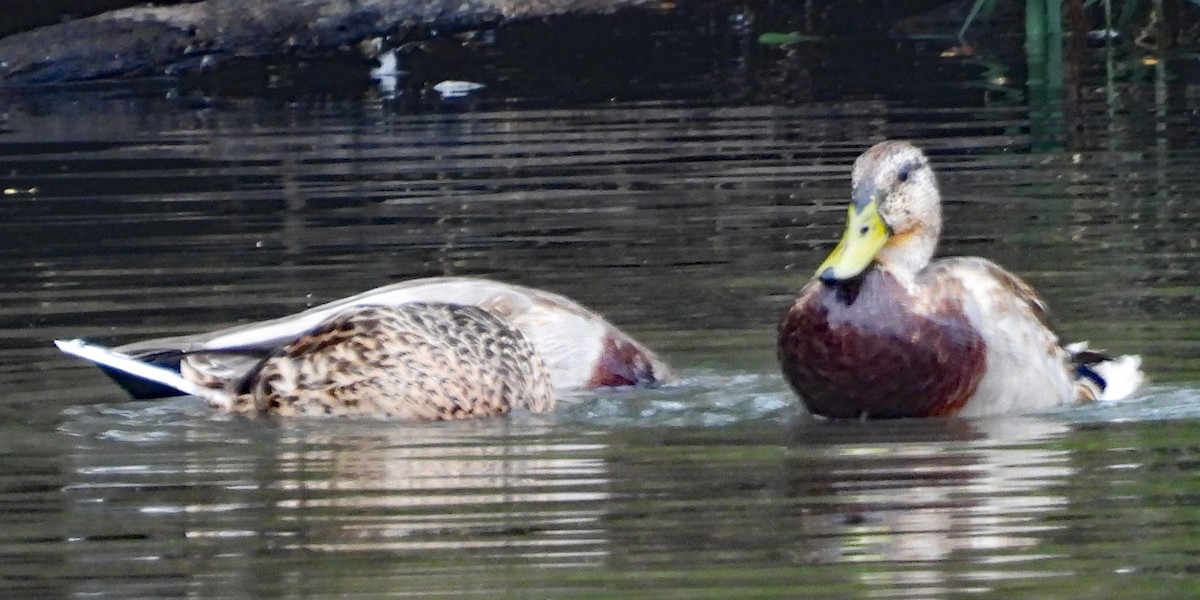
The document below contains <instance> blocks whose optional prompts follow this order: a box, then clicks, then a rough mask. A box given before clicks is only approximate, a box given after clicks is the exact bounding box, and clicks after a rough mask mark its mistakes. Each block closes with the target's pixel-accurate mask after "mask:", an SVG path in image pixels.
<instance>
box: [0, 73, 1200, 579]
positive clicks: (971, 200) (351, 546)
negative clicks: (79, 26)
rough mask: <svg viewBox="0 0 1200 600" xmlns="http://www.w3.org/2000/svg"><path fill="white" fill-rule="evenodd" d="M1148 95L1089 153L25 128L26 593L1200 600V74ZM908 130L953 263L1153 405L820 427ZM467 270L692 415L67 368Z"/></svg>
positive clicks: (1111, 112)
mask: <svg viewBox="0 0 1200 600" xmlns="http://www.w3.org/2000/svg"><path fill="white" fill-rule="evenodd" d="M889 60H890V61H895V60H900V59H897V58H895V57H891V58H889ZM889 64H890V63H889ZM951 83H954V82H953V81H952V82H951ZM958 83H961V84H962V85H963V86H967V85H968V84H973V83H974V82H973V81H962V82H958ZM1102 83H1103V82H1100V83H1098V84H1097V85H1102ZM1151 85H1152V83H1147V84H1145V85H1142V84H1129V85H1127V86H1124V87H1121V88H1120V89H1119V90H1118V91H1120V92H1121V94H1120V95H1119V96H1118V100H1119V101H1120V103H1121V104H1120V107H1119V110H1117V109H1114V106H1113V105H1112V104H1106V103H1100V104H1096V103H1095V99H1094V98H1092V97H1089V99H1087V101H1086V102H1084V103H1083V104H1082V105H1081V107H1082V109H1084V112H1083V113H1082V115H1083V116H1082V120H1081V121H1079V122H1078V123H1074V124H1071V125H1070V126H1068V125H1067V124H1063V123H1060V125H1061V126H1062V127H1063V128H1064V129H1071V130H1072V131H1075V132H1077V133H1079V135H1078V136H1076V137H1073V138H1072V137H1070V136H1065V135H1064V136H1059V137H1058V138H1055V137H1054V136H1051V138H1053V139H1062V140H1066V141H1063V143H1062V145H1060V146H1058V147H1045V146H1044V145H1043V144H1042V142H1041V141H1039V140H1044V139H1045V136H1040V134H1038V135H1035V134H1037V133H1038V132H1037V131H1035V129H1036V127H1035V124H1034V123H1033V122H1032V121H1031V120H1030V117H1029V114H1030V112H1029V110H1028V108H1027V107H1021V106H1020V105H1017V104H1013V103H1012V102H1009V101H1007V100H1006V101H1004V102H991V101H989V100H987V98H986V97H981V96H978V95H975V96H971V97H970V98H969V99H968V98H967V97H966V96H953V97H952V98H949V99H946V100H945V101H944V102H942V103H941V104H940V105H939V102H938V101H937V96H936V94H935V95H934V96H933V97H930V98H925V99H924V100H923V102H921V103H912V102H908V101H896V100H895V99H894V98H893V97H890V96H889V95H887V94H858V93H855V94H851V95H849V96H847V97H844V98H841V99H838V100H836V101H832V100H831V101H825V100H820V101H816V100H814V101H808V102H790V103H765V102H761V103H748V104H736V105H730V104H723V103H712V102H703V103H661V102H641V103H631V102H617V103H611V104H605V105H587V106H582V107H571V108H561V109H546V108H532V107H522V106H511V107H505V106H503V105H489V104H487V103H486V102H484V103H483V104H482V105H481V106H480V107H478V108H479V110H474V111H463V110H459V109H461V107H459V109H456V110H448V111H446V112H432V113H410V112H406V111H405V110H399V109H398V108H397V107H396V105H394V104H389V103H388V102H385V101H380V100H371V99H368V100H365V101H358V102H340V101H339V102H319V101H315V100H311V99H310V100H307V101H304V102H297V103H294V104H279V103H277V102H274V101H264V100H223V101H221V102H218V103H212V104H206V105H205V106H203V107H199V108H197V107H196V106H194V105H192V104H190V103H188V102H184V101H180V100H176V99H163V98H161V97H150V96H146V95H142V94H134V93H127V92H121V93H108V94H102V93H86V94H84V93H81V94H75V95H55V96H52V97H45V96H40V97H6V98H4V100H5V101H6V102H7V104H6V112H5V113H4V115H5V118H4V121H3V132H0V163H2V165H3V167H4V168H3V169H2V170H0V187H2V188H5V189H7V190H8V191H7V192H6V195H5V196H3V198H2V199H0V217H2V218H0V239H2V240H3V242H2V243H0V253H2V254H0V260H2V261H3V264H4V267H5V268H4V269H3V270H2V271H0V284H2V285H0V297H2V298H3V302H0V382H2V384H3V388H2V389H3V393H4V396H3V399H2V401H0V428H2V429H3V435H0V453H2V455H3V457H2V458H0V506H2V507H3V508H4V510H2V511H0V578H2V579H3V585H4V588H5V589H6V591H7V593H9V594H13V595H14V597H16V596H21V597H104V598H130V597H180V596H194V597H231V598H242V597H253V598H261V597H309V596H332V595H341V596H355V597H357V596H361V597H372V596H385V595H386V596H404V595H412V596H424V595H435V596H440V595H445V596H486V597H517V598H525V597H620V598H637V597H646V598H663V597H687V598H698V597H714V598H725V597H742V596H755V597H780V598H783V597H798V596H801V597H804V596H811V597H817V596H820V597H889V598H928V597H947V598H949V597H962V596H966V595H979V594H988V595H990V596H993V597H1028V596H1037V597H1046V598H1053V597H1062V598H1078V597H1086V596H1092V597H1118V596H1121V597H1124V596H1125V595H1128V593H1129V590H1132V589H1137V590H1138V593H1139V594H1145V595H1147V596H1155V597H1184V596H1187V595H1189V594H1191V593H1194V591H1195V579H1194V573H1195V572H1196V569H1197V564H1196V560H1195V543H1194V539H1195V538H1196V535H1197V531H1196V528H1197V525H1196V524H1197V522H1198V521H1200V520H1198V519H1197V516H1198V513H1197V511H1196V509H1195V508H1194V507H1195V504H1196V502H1195V499H1196V494H1197V479H1196V477H1195V476H1194V473H1193V471H1194V470H1195V461H1196V456H1197V448H1196V443H1195V440H1196V439H1198V435H1200V431H1197V423H1198V422H1200V421H1198V420H1197V418H1196V417H1197V415H1198V414H1200V412H1198V411H1197V409H1196V404H1195V403H1196V401H1197V400H1200V392H1197V389H1200V361H1198V359H1197V357H1198V356H1200V329H1198V328H1197V321H1196V315H1197V308H1198V307H1200V292H1198V290H1200V287H1198V286H1200V271H1198V268H1197V266H1196V265H1197V264H1200V263H1198V261H1197V260H1196V259H1197V253H1198V252H1200V243H1198V242H1197V239H1198V238H1197V236H1196V223H1197V213H1196V208H1195V203H1194V201H1192V199H1191V198H1192V197H1193V196H1195V195H1196V193H1197V192H1200V179H1198V178H1197V176H1196V165H1197V164H1200V163H1198V162H1197V160H1198V158H1200V136H1198V134H1200V127H1198V126H1197V125H1196V122H1197V121H1196V119H1195V115H1196V112H1197V111H1198V110H1200V103H1198V101H1197V98H1200V95H1197V94H1196V89H1195V88H1196V84H1195V83H1189V82H1188V81H1186V79H1184V80H1180V79H1171V80H1170V84H1169V85H1168V86H1167V87H1165V88H1163V90H1164V94H1166V96H1164V98H1166V100H1163V101H1161V102H1158V103H1157V104H1156V103H1155V101H1153V100H1151V101H1147V98H1150V99H1153V98H1157V97H1160V96H1156V94H1155V93H1154V92H1153V90H1152V89H1151V88H1149V87H1147V86H1151ZM1163 85H1167V84H1163ZM1096 89H1099V88H1096ZM1148 90H1150V91H1148ZM826 93H828V92H826ZM1156 111H1157V112H1156ZM1076 125H1077V126H1078V127H1075V126H1076ZM1038 126H1039V127H1040V125H1038ZM1080 132H1082V133H1080ZM1097 132H1100V133H1097ZM1101 133H1103V135H1101ZM883 137H909V138H914V139H916V140H917V141H918V142H919V143H921V144H922V145H924V146H926V147H927V148H929V150H930V152H931V154H932V155H933V157H934V160H935V162H936V164H937V166H938V168H939V170H940V173H941V178H942V182H943V188H944V190H945V192H946V195H947V197H948V198H949V199H950V202H949V205H948V207H947V219H948V222H947V239H946V242H945V244H944V246H943V253H946V254H980V255H984V256H988V257H990V258H993V259H995V260H997V261H999V262H1001V263H1003V264H1005V265H1007V266H1009V267H1010V268H1011V269H1013V270H1014V271H1016V272H1018V273H1020V274H1022V275H1024V276H1026V277H1027V278H1028V279H1030V280H1031V281H1032V282H1033V283H1034V284H1035V285H1036V286H1037V287H1038V288H1039V289H1041V290H1042V291H1043V293H1044V294H1045V296H1046V297H1047V300H1048V301H1049V303H1050V305H1051V306H1052V307H1053V308H1054V310H1055V313H1056V316H1057V318H1058V321H1059V324H1060V326H1061V329H1062V330H1063V332H1064V333H1065V334H1066V335H1067V336H1068V337H1071V338H1075V339H1079V338H1085V337H1086V338H1088V339H1090V340H1092V342H1093V343H1094V344H1096V345H1098V346H1101V347H1109V348H1113V349H1119V350H1122V351H1129V352H1138V353H1141V354H1142V355H1143V356H1144V357H1145V360H1146V365H1147V368H1148V370H1149V372H1150V375H1151V378H1152V380H1153V382H1154V385H1153V387H1151V388H1149V389H1148V390H1146V391H1145V392H1144V393H1143V394H1141V395H1140V397H1139V398H1138V399H1137V400H1136V401H1132V402H1127V403H1120V404H1116V405H1110V406H1098V407H1089V408H1083V409H1075V410H1064V411H1061V412H1058V413H1054V414H1050V415H1039V416H1027V417H1016V418H1009V419H993V420H978V421H962V420H933V421H925V422H900V423H826V422H820V421H815V420H812V419H810V418H807V417H805V416H804V415H802V414H800V413H799V412H798V411H797V409H796V406H795V402H794V400H793V399H792V397H791V395H790V393H789V392H788V391H787V390H786V389H785V387H784V385H783V384H782V382H781V380H780V379H779V377H778V375H777V373H776V369H775V365H774V358H773V349H772V337H773V336H772V329H773V326H774V320H775V318H776V316H777V315H778V313H779V311H780V310H781V307H782V306H783V305H784V304H785V303H786V301H787V299H788V297H789V295H790V293H791V292H792V291H793V290H794V289H795V288H796V287H797V286H798V285H799V284H800V283H801V282H802V281H803V280H804V279H805V278H806V277H807V275H808V273H809V272H810V270H811V269H812V268H813V266H814V265H815V264H817V263H818V262H819V260H820V259H821V257H822V256H823V255H824V254H825V253H826V252H827V251H828V250H829V249H830V247H831V246H832V243H833V242H834V240H835V239H836V236H837V234H838V233H839V230H840V226H841V223H840V222H841V219H842V216H843V210H844V209H843V206H844V205H843V202H844V201H845V198H846V196H847V192H846V185H847V179H848V165H849V163H850V162H851V161H852V160H853V157H854V156H855V155H856V154H857V153H858V152H860V151H861V150H862V149H863V148H864V147H865V146H867V145H868V144H869V143H870V142H871V141H873V140H876V139H879V138H883ZM1071 140H1073V141H1071ZM1068 144H1069V145H1068ZM437 274H472V275H486V276H491V277H496V278H500V279H504V280H509V281H513V282H518V283H523V284H527V285H534V286H540V287H546V288H550V289H553V290H555V291H558V292H562V293H565V294H568V295H570V296H572V297H575V298H577V299H578V300H580V301H581V302H583V303H585V304H587V305H589V306H592V307H594V308H596V309H597V310H599V311H600V312H602V313H604V314H606V315H608V316H609V317H610V318H611V319H612V320H614V321H616V322H617V323H619V324H620V325H622V326H623V327H625V328H627V329H629V330H630V331H631V332H633V333H635V334H637V335H638V336H639V337H641V338H642V339H643V340H644V341H646V342H647V343H648V344H650V345H651V346H653V347H655V348H656V349H659V350H660V351H661V353H662V354H664V355H665V356H666V357H667V358H668V359H669V360H671V361H672V362H673V363H674V364H676V365H677V366H678V367H680V368H681V370H682V372H683V374H684V377H685V381H684V382H683V383H682V384H681V385H679V386H676V387H672V388H667V389H661V390H643V391H636V392H611V393H595V394H578V395H576V396H574V397H571V398H569V399H567V401H566V402H565V403H564V404H565V405H564V406H563V407H562V409H561V410H559V411H557V413H556V414H554V415H552V416H547V417H535V416H530V415H517V416H514V417H513V418H511V419H496V420H485V421H478V422H472V423H454V424H438V425H428V426H412V425H396V424H390V423H378V422H333V423H324V422H320V423H317V422H299V423H291V422H276V421H269V420H243V419H227V418H219V417H213V416H212V415H210V414H208V413H207V412H206V411H205V410H204V409H203V408H202V407H200V406H197V405H196V403H194V402H189V401H188V400H186V399H183V400H174V401H170V402H164V403H129V402H126V401H124V399H123V398H122V397H121V395H120V394H119V393H118V392H117V390H116V389H115V388H114V387H113V386H112V385H110V384H108V383H107V382H106V381H105V380H104V379H103V378H102V376H101V375H100V374H99V373H97V372H94V371H92V370H90V369H88V368H86V367H83V366H81V365H79V364H78V363H76V362H73V361H71V360H68V359H67V358H65V357H63V356H60V355H59V354H58V353H57V352H56V351H55V350H54V349H53V348H52V346H50V344H49V340H51V339H53V338H56V337H68V336H77V335H79V336H85V337H90V338H94V339H97V340H102V341H108V342H114V343H117V342H124V341H129V340H132V339H136V338H141V337H146V336H153V335H167V334H175V333H184V332H191V331H197V330H202V329H207V328H211V327H215V326H219V325H228V324H231V323H234V322H239V321H243V320H250V319H258V318H266V317H272V316H277V315H279V314H281V313H285V312H289V311H294V310H298V309H301V308H304V307H306V306H310V305H313V304H317V303H320V302H324V301H327V300H330V299H333V298H336V297H340V296H343V295H346V294H349V293H352V292H356V291H360V290H363V289H367V288H370V287H373V286H376V285H381V284H384V283H388V282H391V281H394V280H398V279H405V278H411V277H417V276H427V275H437ZM6 597H7V596H6Z"/></svg>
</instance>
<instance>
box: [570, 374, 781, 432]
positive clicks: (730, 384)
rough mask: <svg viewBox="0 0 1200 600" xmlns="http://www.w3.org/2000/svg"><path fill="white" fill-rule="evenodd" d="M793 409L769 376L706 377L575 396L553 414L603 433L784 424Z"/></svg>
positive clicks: (776, 379)
mask: <svg viewBox="0 0 1200 600" xmlns="http://www.w3.org/2000/svg"><path fill="white" fill-rule="evenodd" d="M797 405H798V404H797V402H796V400H795V397H794V396H793V395H792V394H791V392H789V391H788V390H787V389H786V388H784V387H783V386H782V382H781V381H780V379H779V377H778V376H776V375H774V374H770V375H768V374H763V373H722V372H716V371H707V372H693V373H687V374H685V375H684V377H683V378H682V379H681V380H680V381H679V382H678V383H676V384H674V385H670V386H664V387H661V388H652V389H613V390H611V391H599V392H592V393H589V394H586V395H583V394H580V395H576V396H574V397H572V398H568V399H566V400H565V401H564V402H563V403H562V406H561V407H560V408H559V409H558V411H557V412H558V419H559V420H560V421H563V420H566V421H574V422H578V423H583V424H588V425H599V426H604V427H614V426H622V427H724V426H729V425H735V424H738V423H743V422H749V421H759V420H764V419H765V420H783V419H786V418H787V417H788V416H790V415H791V414H793V412H794V411H795V410H796V407H797Z"/></svg>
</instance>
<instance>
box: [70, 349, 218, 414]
mask: <svg viewBox="0 0 1200 600" xmlns="http://www.w3.org/2000/svg"><path fill="white" fill-rule="evenodd" d="M54 345H55V346H58V349H59V350H62V351H63V352H65V353H67V354H70V355H72V356H78V357H79V358H82V359H84V360H89V361H91V362H94V363H96V364H100V365H104V366H106V367H111V368H113V369H117V370H118V371H124V372H126V373H129V374H130V375H133V376H134V377H140V378H142V379H146V380H148V381H153V382H155V383H160V384H162V385H165V386H168V387H172V388H175V389H177V390H179V391H181V392H183V393H185V394H191V395H193V396H199V397H201V398H204V399H205V400H208V401H209V402H210V403H212V404H214V405H216V406H223V407H228V406H230V405H232V399H231V398H230V397H229V395H228V394H226V393H224V392H221V391H218V390H214V389H211V388H206V387H204V386H202V385H199V384H197V383H194V382H192V381H188V380H187V379H184V378H183V376H182V375H180V374H179V373H176V372H175V371H172V370H170V369H164V368H162V367H159V366H156V365H152V364H150V363H145V362H142V361H140V360H138V359H136V358H134V357H132V356H129V355H128V354H123V353H121V352H117V351H116V350H113V349H111V348H105V347H103V346H96V345H93V344H89V343H87V342H85V341H83V340H80V339H74V340H54Z"/></svg>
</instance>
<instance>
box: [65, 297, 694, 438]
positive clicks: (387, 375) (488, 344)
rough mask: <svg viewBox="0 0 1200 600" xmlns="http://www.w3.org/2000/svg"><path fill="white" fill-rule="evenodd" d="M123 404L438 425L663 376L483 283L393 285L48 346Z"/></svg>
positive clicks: (589, 327)
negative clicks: (103, 376) (131, 400)
mask: <svg viewBox="0 0 1200 600" xmlns="http://www.w3.org/2000/svg"><path fill="white" fill-rule="evenodd" d="M56 344H58V346H59V348H61V349H62V350H63V351H64V352H67V353H69V354H74V355H76V356H80V357H82V358H85V359H87V360H91V361H93V362H96V363H97V364H98V365H100V366H101V368H103V369H104V370H105V372H106V373H108V374H109V375H110V376H112V377H113V379H114V380H116V381H117V383H119V384H121V386H122V387H124V388H125V389H126V390H127V391H129V392H130V393H131V394H132V395H133V396H134V397H135V398H139V399H150V398H159V397H165V396H171V395H179V394H185V393H186V394H195V395H199V396H202V397H204V398H206V399H208V400H209V402H210V403H211V404H213V405H215V406H217V407H219V408H222V409H224V410H228V411H232V412H239V413H254V412H266V413H274V414H281V415H290V414H332V415H348V414H355V415H376V416H392V417H400V418H411V419H450V418H460V417H467V416H477V415H487V414H496V413H500V412H507V411H508V410H509V409H510V408H514V407H525V408H528V409H530V410H532V411H535V412H540V411H545V410H549V409H550V408H551V407H552V406H553V404H554V389H555V388H558V389H581V388H596V387H606V386H631V385H652V384H657V383H662V382H669V381H671V380H673V379H674V378H675V375H674V373H673V372H672V370H671V369H670V367H668V366H667V365H666V363H664V362H663V361H662V360H661V359H659V358H658V356H657V355H655V354H654V353H653V352H651V351H650V350H649V349H647V348H646V347H645V346H643V345H642V344H640V343H638V342H637V341H636V340H634V339H633V338H631V337H630V336H628V335H626V334H625V333H623V332H622V331H620V330H619V329H617V328H616V327H615V326H613V325H612V324H611V323H609V322H608V321H606V320H605V319H604V318H603V317H601V316H599V315H597V314H596V313H594V312H592V311H590V310H588V309H587V308H584V307H583V306H581V305H579V304H577V303H575V302H574V301H572V300H570V299H568V298H566V297H564V296H560V295H558V294H553V293H550V292H546V291H543V290H537V289H533V288H527V287H522V286H517V285H509V284H504V283H500V282H496V281H491V280H487V279H475V278H467V277H434V278H429V279H419V280H413V281H408V282H403V283H398V284H394V285H391V286H386V287H382V288H378V289H374V290H371V291H368V292H364V293H362V294H359V295H357V296H352V297H349V298H345V299H343V300H339V301H335V302H331V303H329V304H325V305H322V306H318V307H316V308H312V309H309V310H307V311H304V312H301V313H298V314H295V315H291V316H287V317H283V318H280V319H275V320H272V321H265V322H261V323H253V324H249V325H242V326H238V327H233V328H229V329H224V330H220V331H216V332H212V333H207V334H201V335H195V336H183V337H174V338H161V339H154V340H148V341H143V342H137V343H134V344H129V345H125V346H120V347H117V348H114V349H108V348H103V347H100V346H95V345H91V344H88V343H86V342H83V341H81V340H71V341H59V342H56Z"/></svg>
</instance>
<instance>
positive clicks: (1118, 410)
mask: <svg viewBox="0 0 1200 600" xmlns="http://www.w3.org/2000/svg"><path fill="white" fill-rule="evenodd" d="M1058 416H1061V417H1062V418H1065V419H1067V420H1069V421H1072V422H1075V423H1121V422H1135V421H1165V420H1172V419H1191V418H1196V417H1197V416H1200V390H1197V389H1195V388H1185V387H1175V386H1150V387H1147V388H1144V389H1142V390H1141V391H1140V392H1138V393H1136V394H1135V395H1133V396H1131V397H1129V398H1127V399H1124V400H1115V401H1109V402H1096V403H1093V404H1089V405H1087V406H1081V407H1074V408H1070V409H1066V410H1063V411H1062V412H1060V413H1058Z"/></svg>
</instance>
